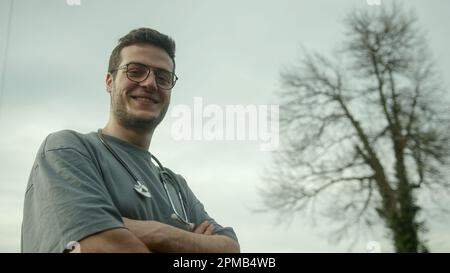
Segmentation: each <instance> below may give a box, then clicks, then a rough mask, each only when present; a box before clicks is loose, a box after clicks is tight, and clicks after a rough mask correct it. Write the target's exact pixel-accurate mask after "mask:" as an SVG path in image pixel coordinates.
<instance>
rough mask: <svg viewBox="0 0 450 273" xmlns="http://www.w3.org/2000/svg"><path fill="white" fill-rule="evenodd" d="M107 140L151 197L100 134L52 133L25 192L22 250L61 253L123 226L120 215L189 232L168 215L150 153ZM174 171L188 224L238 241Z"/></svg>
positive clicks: (40, 154)
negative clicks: (142, 191)
mask: <svg viewBox="0 0 450 273" xmlns="http://www.w3.org/2000/svg"><path fill="white" fill-rule="evenodd" d="M103 138H104V139H105V141H107V142H108V144H109V145H110V146H111V147H112V149H113V150H114V151H115V152H116V153H117V154H118V155H119V157H120V158H121V159H122V160H123V161H124V162H126V164H127V165H128V167H129V168H130V169H131V171H132V172H133V173H134V175H135V176H137V178H138V179H139V181H140V182H141V183H143V184H145V185H146V186H147V187H148V189H149V191H150V193H151V195H152V197H151V198H145V197H143V196H141V195H140V194H139V193H137V192H136V191H135V190H134V184H135V181H134V179H133V178H132V176H131V175H130V174H129V173H128V172H127V171H126V170H125V169H124V167H123V166H122V165H121V164H120V163H119V162H118V161H117V159H115V158H114V156H113V155H112V154H111V153H110V152H109V151H108V150H107V149H106V147H105V146H104V145H103V144H102V143H101V142H100V140H99V138H98V136H97V133H96V132H91V133H88V134H81V133H78V132H75V131H70V130H64V131H59V132H56V133H53V134H50V135H49V136H48V137H47V138H46V139H45V141H44V142H43V143H42V145H41V147H40V148H39V151H38V153H37V156H36V160H35V162H34V164H33V168H32V170H31V174H30V177H29V180H28V185H27V188H26V193H25V204H24V211H23V222H22V242H21V250H22V252H63V251H64V250H65V248H66V246H67V244H68V243H69V242H71V241H80V240H81V239H83V238H85V237H87V236H89V235H92V234H95V233H98V232H101V231H106V230H108V229H113V228H124V227H125V226H124V224H123V221H122V217H126V218H130V219H135V220H154V221H158V222H162V223H165V224H168V225H172V226H175V227H178V228H181V229H185V230H186V226H185V225H182V224H180V223H178V222H177V221H176V220H173V219H172V218H171V217H170V216H171V214H172V213H173V211H172V207H171V205H170V203H169V200H168V198H167V194H166V192H165V191H164V188H163V185H162V183H161V181H160V179H159V176H158V174H159V173H158V169H157V167H156V166H155V165H154V163H153V162H152V161H151V160H150V158H151V154H150V152H148V151H147V150H144V149H142V148H140V147H138V146H135V145H133V144H130V143H128V142H126V141H123V140H121V139H118V138H115V137H112V136H108V135H103ZM169 171H170V170H169ZM170 172H171V174H172V177H176V179H177V181H178V183H179V185H180V187H181V193H182V196H183V198H184V202H185V203H186V204H185V206H186V211H187V215H188V220H189V221H190V222H193V223H194V224H195V225H198V224H200V223H202V222H203V221H205V220H208V221H210V223H213V224H214V226H215V233H216V234H220V235H225V236H228V237H230V238H231V239H233V240H235V241H236V242H237V237H236V234H235V233H234V231H233V229H232V228H231V227H222V226H221V225H219V224H218V223H217V222H215V221H214V219H212V218H211V217H210V216H209V215H208V213H207V212H206V211H205V209H204V206H203V204H202V203H201V202H200V201H199V200H198V199H197V198H196V197H195V195H194V193H193V192H192V191H191V190H190V188H189V186H188V184H187V183H186V181H185V179H184V178H183V177H182V176H180V175H177V174H174V173H173V172H172V171H170ZM171 196H173V195H171ZM172 198H173V199H174V196H173V197H172Z"/></svg>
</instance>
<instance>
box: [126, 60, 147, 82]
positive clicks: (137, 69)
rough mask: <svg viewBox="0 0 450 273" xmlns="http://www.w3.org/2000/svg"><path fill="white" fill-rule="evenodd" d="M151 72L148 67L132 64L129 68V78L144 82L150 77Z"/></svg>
mask: <svg viewBox="0 0 450 273" xmlns="http://www.w3.org/2000/svg"><path fill="white" fill-rule="evenodd" d="M148 73H149V70H148V68H147V67H146V66H144V65H140V64H134V63H131V64H129V65H128V67H127V76H128V78H129V79H130V80H132V81H135V82H141V81H144V80H145V79H146V78H147V76H148Z"/></svg>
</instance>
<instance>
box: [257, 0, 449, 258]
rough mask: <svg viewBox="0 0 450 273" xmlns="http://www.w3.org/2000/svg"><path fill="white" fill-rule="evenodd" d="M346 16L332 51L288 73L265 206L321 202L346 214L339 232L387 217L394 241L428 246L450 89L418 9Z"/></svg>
mask: <svg viewBox="0 0 450 273" xmlns="http://www.w3.org/2000/svg"><path fill="white" fill-rule="evenodd" d="M345 24H346V27H347V30H348V33H347V36H346V40H345V43H344V44H343V46H342V47H340V48H339V50H338V51H336V53H335V55H334V56H335V58H333V59H331V58H327V57H325V56H324V55H321V54H317V53H305V57H304V58H303V59H302V60H301V61H300V63H299V64H297V65H296V66H293V67H290V68H288V69H286V70H285V71H283V72H282V73H281V79H282V83H283V86H284V87H283V89H282V90H281V91H280V92H279V98H280V100H281V102H280V105H281V113H280V126H281V132H282V148H281V149H280V150H279V151H278V152H277V153H276V154H274V164H273V165H272V166H271V167H270V168H269V169H267V172H266V173H265V174H264V176H263V178H264V180H265V181H266V182H267V183H266V185H265V187H264V188H263V189H262V190H261V195H262V197H263V200H264V205H265V208H266V210H275V211H277V212H279V213H281V214H283V213H292V212H305V211H309V210H310V209H312V208H314V207H316V210H314V213H315V212H316V211H318V209H320V211H319V212H321V213H323V214H325V215H326V216H328V217H331V219H332V220H333V221H334V220H336V221H338V222H339V223H340V227H339V229H338V230H337V233H335V235H337V236H338V239H339V238H343V237H344V236H346V235H349V232H350V231H352V230H353V229H354V228H357V227H364V228H367V227H371V226H372V225H374V224H376V223H381V224H382V225H383V226H384V227H386V228H387V229H386V230H387V231H388V232H389V235H390V238H391V239H392V242H393V245H394V248H395V251H397V252H425V251H427V248H426V247H425V244H424V240H423V238H422V234H423V232H424V231H425V229H424V228H425V226H424V224H425V220H424V219H423V218H424V217H420V215H421V212H422V211H423V210H424V209H425V207H426V204H422V203H421V202H420V200H419V198H418V197H419V195H420V194H422V193H425V192H428V193H431V194H433V193H435V192H436V191H439V192H442V190H446V191H447V190H449V189H450V181H449V180H450V179H449V178H448V177H446V176H445V171H446V168H447V169H448V166H449V162H450V144H449V139H450V130H449V129H450V126H449V124H450V123H449V121H450V115H449V113H450V111H449V110H448V109H449V106H448V104H446V103H445V101H446V98H448V97H449V96H448V94H445V92H444V91H445V88H443V87H442V86H441V84H440V81H439V77H438V73H436V71H435V69H434V67H433V64H432V61H431V60H430V59H431V58H430V54H429V53H427V52H428V51H427V46H426V43H425V39H424V35H423V34H422V33H421V31H419V29H418V27H417V20H416V17H415V16H414V15H413V14H412V13H406V12H404V11H403V10H402V8H400V7H398V6H397V5H393V6H392V7H390V8H380V9H377V10H376V11H364V10H363V11H361V10H356V11H352V12H351V13H349V14H348V16H347V17H346V20H345ZM343 60H344V61H343ZM447 103H448V100H447ZM447 200H448V199H447ZM380 220H381V221H380ZM346 232H347V233H346ZM350 234H353V233H350Z"/></svg>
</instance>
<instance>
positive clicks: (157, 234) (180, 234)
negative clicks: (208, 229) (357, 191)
mask: <svg viewBox="0 0 450 273" xmlns="http://www.w3.org/2000/svg"><path fill="white" fill-rule="evenodd" d="M140 222H141V223H140V224H141V225H143V230H148V232H146V233H143V234H140V236H138V237H139V239H140V240H141V241H142V242H143V243H144V244H145V245H146V246H147V247H148V248H149V249H150V250H151V251H157V252H190V253H195V252H202V253H207V252H211V253H214V252H216V253H217V252H221V253H224V252H239V251H240V249H239V244H238V243H237V242H235V241H234V240H232V239H230V238H228V237H227V236H223V235H204V234H197V233H193V232H188V231H185V230H182V229H179V228H176V227H173V226H170V225H166V224H163V223H159V222H154V221H140Z"/></svg>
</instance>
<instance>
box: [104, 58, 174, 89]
mask: <svg viewBox="0 0 450 273" xmlns="http://www.w3.org/2000/svg"><path fill="white" fill-rule="evenodd" d="M130 64H135V65H140V66H143V67H146V68H147V71H148V72H147V76H145V78H144V79H143V80H141V81H136V80H133V79H131V78H130V76H129V75H128V66H129V65H130ZM118 70H125V75H127V79H129V80H130V81H132V82H135V83H141V82H143V81H145V80H146V79H147V78H148V76H149V75H150V72H151V71H152V70H153V74H154V75H155V82H156V85H157V86H158V88H161V89H162V90H171V89H172V88H173V87H174V86H175V84H176V83H177V80H178V76H177V75H176V74H175V73H174V72H171V71H169V70H166V69H162V68H158V67H154V66H150V65H146V64H143V63H138V62H130V63H127V64H124V65H122V66H119V67H118V68H116V69H112V70H111V71H110V72H114V71H118ZM156 71H164V72H167V73H170V74H171V75H172V85H171V87H169V88H167V87H161V86H160V85H159V84H158V80H157V79H156V74H155V73H156Z"/></svg>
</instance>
